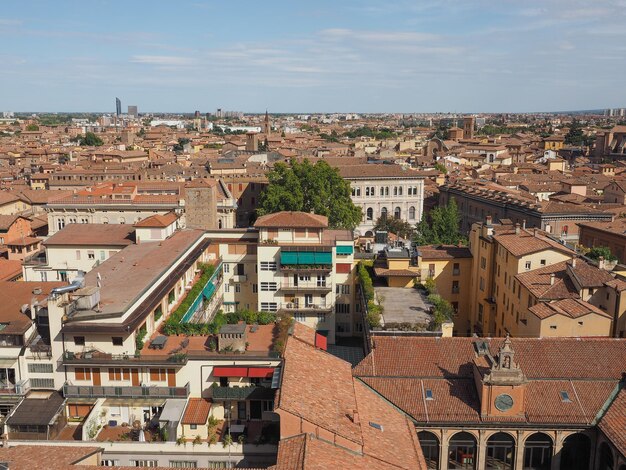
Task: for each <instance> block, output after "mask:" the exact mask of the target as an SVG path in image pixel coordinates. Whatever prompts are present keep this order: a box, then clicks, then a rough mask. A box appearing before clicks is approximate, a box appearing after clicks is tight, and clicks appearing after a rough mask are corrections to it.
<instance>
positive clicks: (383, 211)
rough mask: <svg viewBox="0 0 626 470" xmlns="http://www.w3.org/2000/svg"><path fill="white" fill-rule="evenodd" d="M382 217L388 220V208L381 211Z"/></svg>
mask: <svg viewBox="0 0 626 470" xmlns="http://www.w3.org/2000/svg"><path fill="white" fill-rule="evenodd" d="M380 216H381V217H382V218H387V208H386V207H383V208H382V209H381V210H380Z"/></svg>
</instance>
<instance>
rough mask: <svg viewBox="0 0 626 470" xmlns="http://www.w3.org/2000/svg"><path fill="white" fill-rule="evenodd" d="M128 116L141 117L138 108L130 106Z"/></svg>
mask: <svg viewBox="0 0 626 470" xmlns="http://www.w3.org/2000/svg"><path fill="white" fill-rule="evenodd" d="M128 114H129V116H134V117H136V118H137V117H139V111H138V110H137V106H128Z"/></svg>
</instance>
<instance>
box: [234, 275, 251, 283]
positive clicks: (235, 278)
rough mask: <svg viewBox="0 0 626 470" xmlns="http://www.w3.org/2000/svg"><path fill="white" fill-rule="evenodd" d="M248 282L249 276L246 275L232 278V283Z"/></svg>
mask: <svg viewBox="0 0 626 470" xmlns="http://www.w3.org/2000/svg"><path fill="white" fill-rule="evenodd" d="M247 280H248V276H246V275H245V274H235V275H233V276H232V277H231V278H230V282H231V283H238V282H246V281H247Z"/></svg>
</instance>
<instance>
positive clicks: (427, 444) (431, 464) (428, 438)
mask: <svg viewBox="0 0 626 470" xmlns="http://www.w3.org/2000/svg"><path fill="white" fill-rule="evenodd" d="M417 439H418V440H419V441H420V447H421V448H422V453H423V454H424V459H426V466H427V467H428V468H439V448H440V446H439V438H438V437H437V435H435V434H434V433H432V432H430V431H420V432H418V433H417Z"/></svg>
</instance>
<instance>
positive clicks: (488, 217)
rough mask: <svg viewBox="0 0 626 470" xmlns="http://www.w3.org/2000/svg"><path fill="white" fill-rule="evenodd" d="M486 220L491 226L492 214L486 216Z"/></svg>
mask: <svg viewBox="0 0 626 470" xmlns="http://www.w3.org/2000/svg"><path fill="white" fill-rule="evenodd" d="M485 220H486V224H487V225H488V226H491V216H490V215H488V216H487V217H486V219H485Z"/></svg>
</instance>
